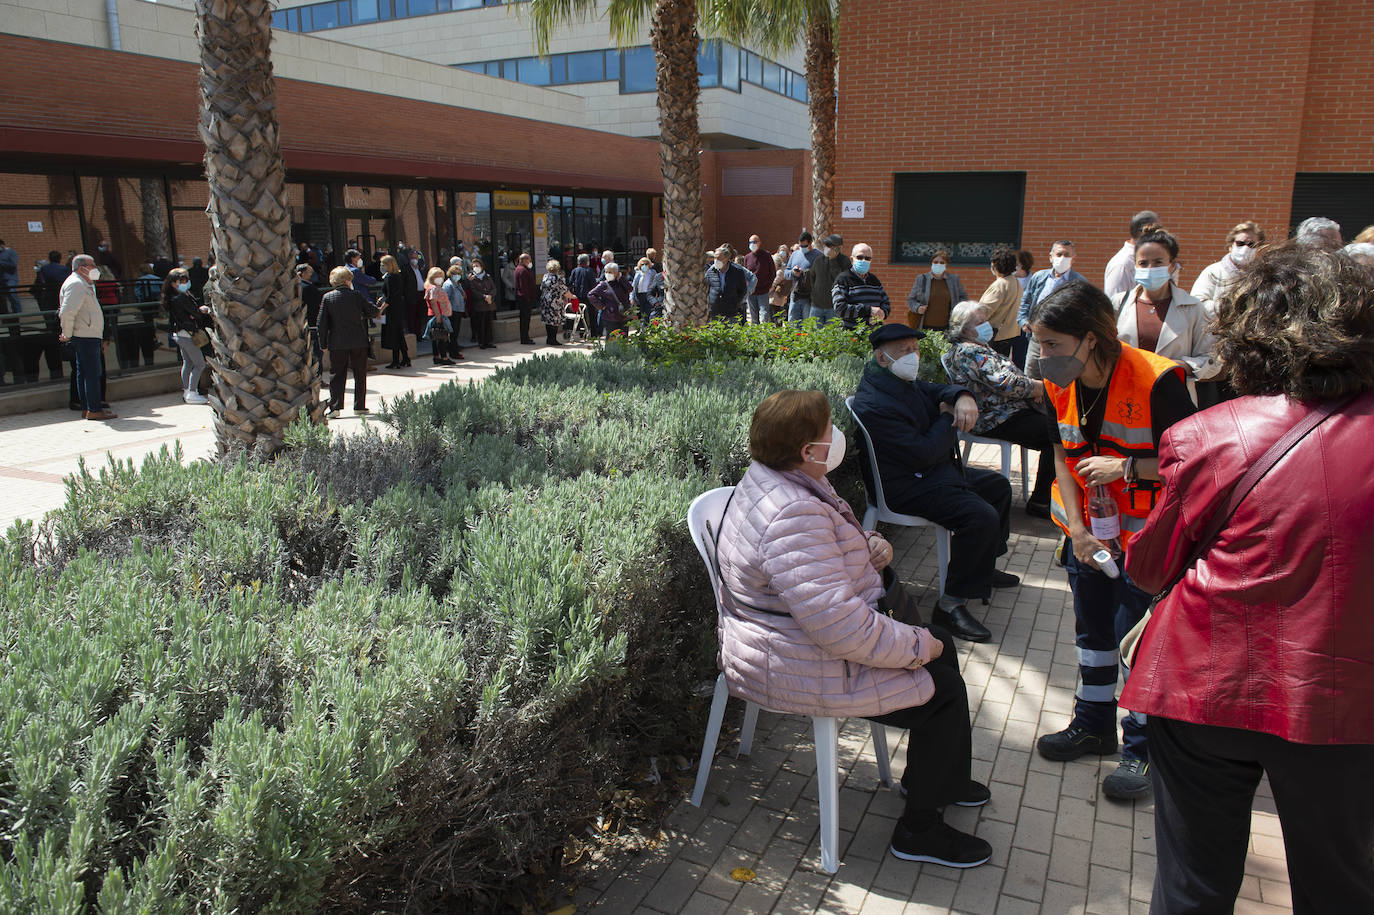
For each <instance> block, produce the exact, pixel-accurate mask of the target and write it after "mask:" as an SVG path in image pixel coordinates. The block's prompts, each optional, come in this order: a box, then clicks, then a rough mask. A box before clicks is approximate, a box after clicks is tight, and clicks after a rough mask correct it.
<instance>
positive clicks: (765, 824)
mask: <svg viewBox="0 0 1374 915" xmlns="http://www.w3.org/2000/svg"><path fill="white" fill-rule="evenodd" d="M783 817H784V814H782V813H780V812H778V811H776V810H769V809H768V808H767V807H755V808H754V809H753V810H751V811H749V815H748V816H747V817H745V818H744V822H743V823H741V824H740V827H739V829H737V830H735V834H734V836H732V837H731V839H730V844H731V845H733V846H735V847H736V848H742V849H744V850H745V851H751V852H755V853H758V854H762V853H763V850H764V849H765V848H767V847H768V841H769V840H770V839H772V838H773V833H774V832H776V831H777V828H778V824H779V823H781V822H782V820H783Z"/></svg>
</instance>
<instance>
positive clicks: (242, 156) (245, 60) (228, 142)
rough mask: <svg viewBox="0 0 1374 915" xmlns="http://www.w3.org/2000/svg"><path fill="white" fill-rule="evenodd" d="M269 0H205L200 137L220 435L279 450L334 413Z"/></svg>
mask: <svg viewBox="0 0 1374 915" xmlns="http://www.w3.org/2000/svg"><path fill="white" fill-rule="evenodd" d="M271 16H272V5H271V3H270V2H269V0H196V26H197V31H198V33H199V35H200V94H201V114H200V136H201V139H202V140H203V141H204V142H205V177H206V178H207V180H208V181H209V184H210V206H209V210H208V212H209V216H210V232H211V250H212V251H213V253H214V255H215V264H216V271H215V278H214V279H213V280H212V281H211V282H210V283H208V284H206V287H205V291H206V294H207V296H208V297H209V300H210V305H211V308H212V309H213V311H214V319H215V327H214V331H213V333H212V340H213V341H214V346H215V354H216V355H215V359H214V360H213V362H212V366H213V368H214V376H215V381H214V388H213V390H212V392H211V394H210V402H211V404H212V405H213V407H214V411H215V439H216V442H217V444H218V445H219V449H220V451H221V452H225V451H228V450H230V449H231V448H238V447H241V448H244V449H246V450H248V451H254V452H258V453H264V454H271V453H272V452H274V451H276V450H277V449H278V448H280V447H281V445H282V441H283V439H284V437H285V433H286V427H287V426H289V425H290V424H291V423H292V421H294V420H295V419H296V418H297V417H298V416H300V415H301V414H305V415H308V416H309V417H310V418H311V419H313V420H315V421H316V422H321V421H323V419H324V405H323V404H322V403H320V397H319V382H318V380H317V378H316V375H315V371H314V367H313V365H312V364H311V360H310V351H309V335H308V330H307V327H306V323H305V311H304V307H303V306H302V304H301V297H300V287H299V284H298V283H297V281H296V279H295V276H294V271H293V270H292V257H291V211H290V210H289V209H288V208H287V204H286V166H285V165H284V164H283V163H282V158H281V146H280V144H279V142H278V138H277V115H276V99H277V86H276V81H275V80H274V78H273V76H272V61H271V56H270V54H271V43H272V25H271Z"/></svg>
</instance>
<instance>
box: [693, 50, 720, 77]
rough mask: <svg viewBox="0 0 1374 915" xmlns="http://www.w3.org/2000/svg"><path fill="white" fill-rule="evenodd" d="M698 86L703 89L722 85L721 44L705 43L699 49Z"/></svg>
mask: <svg viewBox="0 0 1374 915" xmlns="http://www.w3.org/2000/svg"><path fill="white" fill-rule="evenodd" d="M697 72H698V73H699V74H700V76H699V77H698V85H700V86H701V88H703V89H709V88H711V87H712V86H719V85H720V42H719V41H718V40H715V41H703V42H702V43H701V46H700V47H699V48H698V49H697Z"/></svg>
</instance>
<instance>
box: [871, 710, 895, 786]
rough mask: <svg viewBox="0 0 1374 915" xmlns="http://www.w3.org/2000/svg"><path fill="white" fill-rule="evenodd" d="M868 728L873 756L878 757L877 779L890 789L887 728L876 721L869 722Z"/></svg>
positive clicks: (890, 772)
mask: <svg viewBox="0 0 1374 915" xmlns="http://www.w3.org/2000/svg"><path fill="white" fill-rule="evenodd" d="M868 728H869V730H870V731H872V733H873V755H874V756H876V757H878V778H880V779H882V782H883V784H884V785H887V786H888V787H889V788H891V787H892V758H891V757H890V756H889V755H888V752H887V728H885V727H883V726H882V725H881V724H879V723H878V722H876V721H870V722H869V723H868Z"/></svg>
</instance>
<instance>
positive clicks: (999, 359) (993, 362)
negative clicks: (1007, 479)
mask: <svg viewBox="0 0 1374 915" xmlns="http://www.w3.org/2000/svg"><path fill="white" fill-rule="evenodd" d="M944 363H945V370H946V371H947V372H949V383H950V384H957V385H962V386H964V387H966V388H968V389H969V390H970V391H972V392H973V396H974V397H975V398H976V399H977V401H978V422H977V423H975V424H974V426H973V434H974V435H986V434H987V433H988V432H989V431H991V430H992V429H995V428H996V427H997V426H1000V425H1001V424H1002V423H1004V422H1006V421H1007V420H1008V419H1010V418H1011V417H1012V415H1013V414H1015V413H1020V412H1021V411H1022V410H1035V409H1038V407H1037V406H1036V404H1035V389H1036V383H1035V382H1034V381H1033V380H1032V379H1030V378H1028V377H1027V376H1026V374H1025V373H1024V372H1022V371H1021V370H1020V369H1019V368H1017V367H1016V364H1015V363H1014V362H1012V361H1011V360H1010V359H1008V358H1007V357H1006V356H1003V355H1002V354H1000V353H995V352H993V351H992V350H991V349H989V348H988V347H986V346H983V345H982V344H980V343H969V342H966V341H961V342H959V343H956V344H954V345H953V347H951V348H950V350H949V352H948V353H947V354H946V355H945V358H944Z"/></svg>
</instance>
